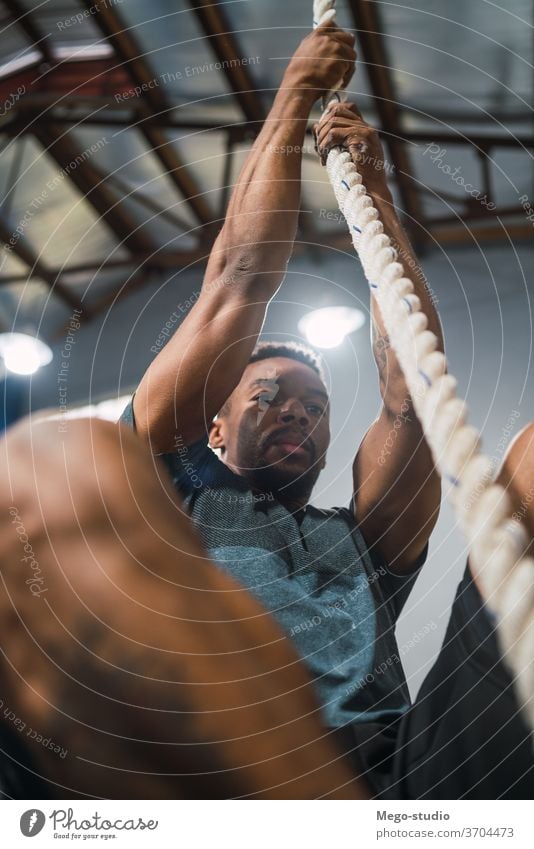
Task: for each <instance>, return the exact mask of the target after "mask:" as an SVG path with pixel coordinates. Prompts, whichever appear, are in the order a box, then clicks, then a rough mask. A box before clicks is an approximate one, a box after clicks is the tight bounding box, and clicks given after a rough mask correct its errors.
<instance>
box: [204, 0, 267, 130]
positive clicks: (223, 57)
mask: <svg viewBox="0 0 534 849" xmlns="http://www.w3.org/2000/svg"><path fill="white" fill-rule="evenodd" d="M189 5H190V6H191V9H192V10H193V12H194V13H195V15H196V16H197V18H198V20H199V22H200V25H201V27H202V29H203V30H204V33H205V34H206V37H207V40H208V44H209V45H210V47H211V49H212V50H213V52H214V54H215V56H216V58H217V59H218V60H219V62H220V63H221V65H222V72H223V74H224V76H225V78H226V80H227V81H228V85H229V86H230V88H231V89H232V91H233V92H234V95H235V97H236V100H237V101H238V103H239V105H240V107H241V109H242V111H243V115H244V116H245V118H246V119H247V121H250V122H260V123H263V121H264V120H265V118H266V112H265V110H264V108H263V106H262V104H261V102H260V100H259V98H258V96H257V93H256V86H255V84H254V81H253V79H252V77H251V76H250V74H249V72H248V68H247V66H246V65H244V64H243V53H242V51H241V50H240V49H239V46H238V44H237V41H236V39H235V36H234V34H233V32H232V28H231V26H230V24H229V22H228V19H227V17H226V13H225V12H224V9H223V8H222V6H221V5H220V4H219V3H218V2H216V0H189Z"/></svg>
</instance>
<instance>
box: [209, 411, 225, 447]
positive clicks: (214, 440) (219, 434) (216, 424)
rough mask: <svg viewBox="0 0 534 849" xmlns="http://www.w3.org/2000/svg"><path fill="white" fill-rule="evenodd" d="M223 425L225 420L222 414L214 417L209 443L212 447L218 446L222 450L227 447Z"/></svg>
mask: <svg viewBox="0 0 534 849" xmlns="http://www.w3.org/2000/svg"><path fill="white" fill-rule="evenodd" d="M222 425H223V420H222V418H221V417H220V416H218V417H217V418H215V419H213V421H212V423H211V426H210V432H209V444H210V445H211V447H212V448H216V449H217V450H219V451H221V452H223V451H224V449H225V444H224V436H223V426H222Z"/></svg>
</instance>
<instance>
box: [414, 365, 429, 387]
mask: <svg viewBox="0 0 534 849" xmlns="http://www.w3.org/2000/svg"><path fill="white" fill-rule="evenodd" d="M417 372H418V374H420V375H421V377H422V378H423V380H424V381H426V383H427V384H428V385H429V386H432V381H431V380H430V378H429V376H428V374H426V373H425V372H424V371H423V369H421V368H420V369H417Z"/></svg>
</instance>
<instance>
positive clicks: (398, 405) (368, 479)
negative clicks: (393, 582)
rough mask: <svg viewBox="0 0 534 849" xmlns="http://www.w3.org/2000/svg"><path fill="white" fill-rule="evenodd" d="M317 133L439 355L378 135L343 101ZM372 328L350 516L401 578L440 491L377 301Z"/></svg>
mask: <svg viewBox="0 0 534 849" xmlns="http://www.w3.org/2000/svg"><path fill="white" fill-rule="evenodd" d="M316 135H317V143H318V148H319V150H320V152H321V153H322V155H323V157H324V155H325V154H326V152H327V151H328V150H329V149H330V148H331V147H334V146H336V145H341V146H344V147H346V148H347V149H348V151H349V152H350V154H351V156H352V159H353V161H354V162H355V163H356V164H357V165H358V169H359V171H360V173H361V175H362V179H363V183H364V185H365V186H366V188H367V192H368V194H369V195H370V196H371V198H372V200H373V203H374V205H375V206H376V208H377V210H378V212H379V214H380V219H381V221H382V223H383V225H384V232H385V233H386V234H387V235H388V236H389V237H390V239H391V241H392V243H393V245H394V246H395V248H396V249H397V252H398V260H399V262H401V263H402V264H403V266H404V271H405V275H406V276H407V277H409V278H410V280H412V282H413V284H414V289H415V294H416V295H417V296H418V298H419V299H420V301H421V308H422V310H423V312H424V313H425V314H426V317H427V319H428V329H429V330H432V331H433V332H434V333H435V334H436V336H437V337H438V344H439V348H440V350H443V336H442V332H441V325H440V321H439V317H438V314H437V312H436V309H435V307H434V304H433V301H432V297H431V295H430V293H429V291H428V287H427V283H426V280H425V278H424V275H423V273H422V271H421V269H420V267H419V264H418V262H417V259H416V257H415V255H414V253H413V251H412V248H411V245H410V243H409V240H408V238H407V236H406V233H405V232H404V229H403V227H402V225H401V223H400V221H399V219H398V216H397V214H396V211H395V207H394V204H393V199H392V196H391V193H390V191H389V188H388V185H387V182H386V178H385V172H386V169H385V161H384V154H383V151H382V146H381V144H380V139H379V137H378V133H377V132H376V130H374V129H373V128H372V127H370V126H369V125H368V124H366V123H365V121H364V120H363V118H362V116H361V114H360V113H359V111H358V109H357V108H356V107H355V106H354V105H353V104H348V103H343V104H339V105H337V106H334V107H333V108H332V109H331V110H329V112H328V114H327V115H326V116H325V117H324V118H323V119H322V120H321V122H320V123H319V125H318V126H317V128H316ZM371 325H372V343H373V353H374V356H375V361H376V365H377V368H378V376H379V382H380V393H381V395H382V401H383V405H382V409H381V412H380V415H379V416H378V418H377V419H376V421H375V422H373V424H372V425H371V427H370V428H369V430H368V431H367V433H366V435H365V437H364V439H363V440H362V443H361V445H360V447H359V449H358V452H357V454H356V457H355V460H354V465H353V478H354V510H355V513H356V517H357V519H358V522H359V524H360V528H361V530H362V533H363V534H364V536H365V539H366V541H367V543H368V544H369V545H372V546H375V547H376V549H377V550H378V552H379V553H380V554H381V555H382V556H383V557H384V558H385V560H386V561H387V562H388V563H389V564H390V567H391V568H392V570H393V571H396V572H399V573H402V572H407V571H409V570H410V569H411V568H412V567H413V565H414V563H415V562H416V561H417V558H418V557H419V556H420V554H421V553H422V552H423V550H424V548H425V546H426V544H427V542H428V539H429V537H430V533H431V531H432V529H433V527H434V525H435V523H436V521H437V517H438V513H439V505H440V496H441V486H440V480H439V476H438V475H437V473H436V471H435V468H434V464H433V461H432V457H431V454H430V450H429V448H428V445H427V443H426V440H425V438H424V435H423V431H422V428H421V425H420V424H419V420H418V419H417V417H416V415H415V412H414V410H413V405H412V400H411V398H410V394H409V392H408V387H407V386H406V381H405V379H404V375H403V373H402V370H401V368H400V366H399V363H398V361H397V357H396V356H395V353H394V352H393V350H392V348H391V346H390V343H389V338H388V335H387V333H386V330H385V327H384V324H383V321H382V316H381V314H380V309H379V307H378V304H377V303H376V302H375V300H374V298H371Z"/></svg>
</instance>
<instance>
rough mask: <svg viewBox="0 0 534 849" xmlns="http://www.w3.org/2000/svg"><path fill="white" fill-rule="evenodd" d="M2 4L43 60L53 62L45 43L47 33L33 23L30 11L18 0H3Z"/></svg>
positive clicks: (50, 52)
mask: <svg viewBox="0 0 534 849" xmlns="http://www.w3.org/2000/svg"><path fill="white" fill-rule="evenodd" d="M4 6H5V7H6V9H7V10H8V12H9V14H10V15H11V17H12V18H13V20H14V21H15V22H16V24H17V26H18V27H20V29H21V30H22V31H23V32H24V34H25V35H26V37H27V38H28V39H29V40H30V41H31V43H32V44H33V46H34V47H36V48H37V50H38V51H39V52H40V54H41V56H42V57H43V61H45V62H46V63H47V64H49V65H52V64H54V62H55V59H54V56H53V54H52V51H51V50H50V48H49V46H48V43H47V39H48V35H47V34H44V35H43V33H41V32H40V31H39V28H38V27H37V26H36V25H35V23H34V21H33V18H32V17H31V13H30V12H28V11H27V10H26V9H24V8H23V7H22V6H21V4H20V3H19V2H18V0H4Z"/></svg>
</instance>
